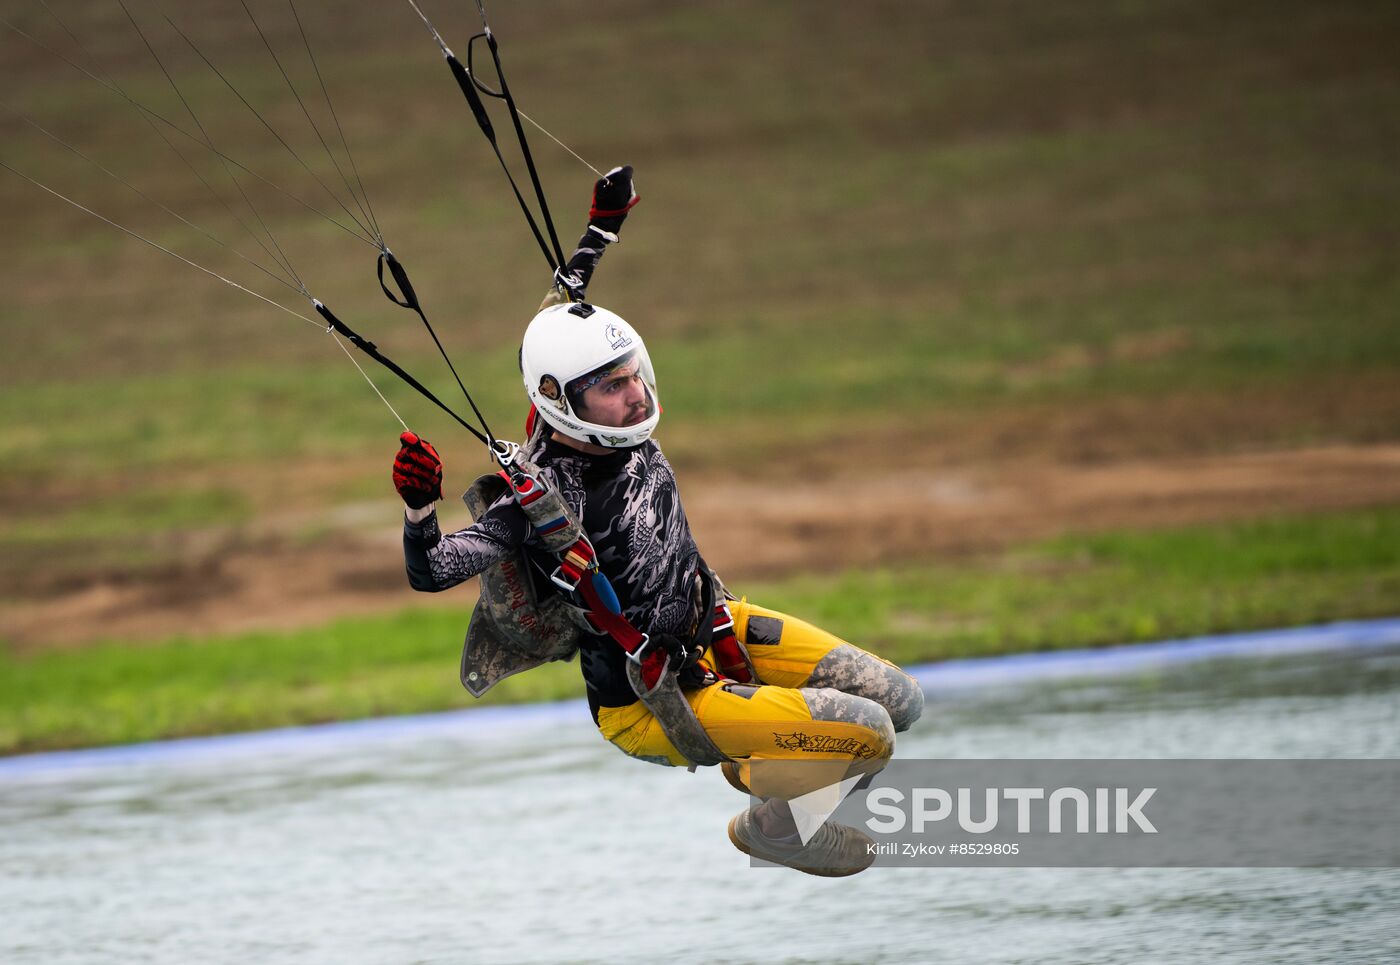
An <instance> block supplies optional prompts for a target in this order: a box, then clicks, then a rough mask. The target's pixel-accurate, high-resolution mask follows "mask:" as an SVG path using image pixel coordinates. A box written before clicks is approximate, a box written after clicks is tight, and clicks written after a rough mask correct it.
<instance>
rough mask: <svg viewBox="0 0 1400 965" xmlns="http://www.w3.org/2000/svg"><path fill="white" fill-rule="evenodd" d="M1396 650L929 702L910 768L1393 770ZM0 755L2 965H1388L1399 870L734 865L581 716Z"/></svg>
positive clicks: (698, 795)
mask: <svg viewBox="0 0 1400 965" xmlns="http://www.w3.org/2000/svg"><path fill="white" fill-rule="evenodd" d="M1397 698H1400V649H1372V650H1369V651H1364V652H1360V651H1358V652H1343V653H1331V654H1326V655H1311V656H1293V657H1288V658H1283V659H1245V660H1217V661H1213V662H1209V663H1198V664H1189V665H1184V666H1177V667H1173V668H1170V669H1158V670H1152V671H1144V672H1138V673H1134V674H1128V675H1117V676H1113V677H1109V678H1100V679H1090V680H1068V681H1067V680H1059V681H1056V682H1054V683H1038V684H1037V683H1026V684H1016V685H1008V686H1002V687H997V688H986V687H979V688H976V689H967V688H960V689H955V690H949V691H942V690H939V689H934V690H933V691H932V692H931V694H930V700H929V704H928V709H927V711H926V713H925V715H924V719H923V720H922V721H921V722H920V723H919V725H918V726H917V727H916V728H915V730H914V731H912V732H911V733H910V734H907V735H901V739H900V745H899V756H901V757H962V758H976V757H1022V758H1028V757H1047V758H1051V757H1128V758H1141V757H1400V699H1397ZM457 720H460V721H462V723H461V724H460V725H456V724H454V725H452V726H451V727H444V728H438V729H436V730H425V729H421V728H404V729H402V730H395V729H394V728H392V727H389V728H385V727H377V728H376V727H368V728H364V729H362V730H356V729H354V728H350V729H343V730H337V731H333V732H328V733H331V734H333V735H334V736H333V737H332V736H328V737H326V738H325V739H317V738H313V739H307V737H306V735H305V734H303V735H289V736H288V737H287V738H286V739H281V738H267V739H258V740H252V741H241V742H240V741H234V742H226V743H219V742H214V743H211V744H191V745H186V746H185V747H183V748H181V749H179V750H178V751H177V752H171V753H150V754H143V753H133V754H129V755H126V756H123V757H119V758H114V759H106V760H104V759H102V758H77V759H74V760H73V761H71V762H68V763H69V766H60V765H61V764H62V763H63V762H62V759H52V760H51V761H50V763H46V764H43V765H42V766H39V765H36V766H28V767H23V766H13V762H12V763H11V766H8V767H0V822H3V828H4V837H3V840H0V961H3V962H6V963H28V962H35V963H38V962H42V963H45V965H56V963H68V962H93V961H104V962H109V961H119V962H159V963H177V962H178V963H188V962H240V963H242V962H334V963H342V962H343V963H359V962H385V963H399V962H468V961H492V962H496V961H500V962H561V961H570V962H573V961H578V962H655V961H683V962H717V961H734V962H744V961H777V962H853V963H857V962H858V963H867V962H904V961H920V962H922V961H949V962H1062V963H1076V965H1078V963H1089V962H1134V963H1137V962H1154V963H1156V962H1164V963H1169V962H1181V963H1188V962H1189V963H1197V962H1202V961H1259V962H1309V963H1312V962H1320V961H1328V962H1337V961H1358V962H1374V961H1396V960H1400V913H1397V909H1400V871H1397V870H1390V869H1387V870H1316V869H1314V870H1288V869H1277V870H1275V869H1241V870H1233V869H1142V870H1138V869H1128V870H1122V869H1116V870H1115V869H934V868H918V869H878V868H877V869H873V870H872V871H870V872H867V873H866V874H863V875H859V876H857V877H854V878H848V879H837V880H826V879H818V878H812V877H809V876H806V875H801V874H797V873H795V872H791V871H789V870H787V869H756V868H750V867H749V865H748V862H747V859H746V858H745V857H744V856H743V855H741V854H739V853H738V852H737V851H735V850H734V848H733V847H732V846H731V845H730V843H729V841H728V838H727V837H726V834H725V825H726V822H727V821H728V819H729V817H730V816H731V815H732V814H734V813H735V812H737V811H738V810H740V809H741V808H742V807H744V806H745V799H744V798H743V797H741V796H740V795H738V794H736V793H735V792H734V791H732V790H731V789H730V788H729V787H728V786H727V785H726V784H725V783H724V781H723V779H722V778H721V777H720V776H719V774H718V773H717V772H716V771H714V770H713V769H707V770H702V771H701V772H699V773H697V774H687V773H686V772H684V771H682V770H670V769H663V768H659V767H655V766H652V765H646V764H641V763H638V762H634V761H631V760H628V759H627V758H625V757H623V756H622V755H621V754H619V753H618V752H617V751H615V750H613V749H612V748H611V747H609V746H608V745H607V744H605V743H604V742H603V741H602V740H601V739H600V738H599V737H597V735H596V734H595V733H594V732H593V731H592V726H591V721H589V719H588V713H587V710H586V709H585V708H584V707H583V706H582V705H581V704H577V703H575V704H569V705H564V706H562V707H554V708H545V709H535V710H533V711H528V712H524V713H519V714H511V713H492V714H486V715H482V716H478V717H476V718H475V719H472V717H471V715H465V716H462V717H459V718H457Z"/></svg>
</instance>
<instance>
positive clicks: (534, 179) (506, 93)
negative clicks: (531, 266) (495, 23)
mask: <svg viewBox="0 0 1400 965" xmlns="http://www.w3.org/2000/svg"><path fill="white" fill-rule="evenodd" d="M477 6H478V8H479V9H481V22H482V25H483V26H484V28H485V30H484V32H483V33H480V34H477V35H476V36H475V37H473V38H472V39H471V40H469V41H468V42H467V68H468V73H469V74H470V73H471V66H472V44H474V43H476V40H477V38H478V37H485V38H486V46H487V47H489V48H490V50H491V60H492V62H493V63H494V64H495V65H496V79H497V80H499V81H500V82H501V89H500V91H499V92H496V91H492V90H491V89H490V88H488V87H481V85H479V84H478V85H477V86H478V87H480V88H481V90H482V91H483V92H485V93H487V94H490V95H491V96H493V97H499V98H500V99H501V100H504V101H505V102H506V110H507V111H509V112H510V121H511V124H513V125H514V126H515V136H516V138H518V139H519V141H520V153H521V155H522V156H523V157H524V158H525V168H526V170H528V171H529V172H530V183H531V184H533V185H534V187H535V198H536V199H537V200H538V201H539V203H540V215H541V216H542V217H543V218H544V224H545V227H546V228H547V229H549V240H550V241H551V242H553V243H554V257H555V259H556V261H557V266H558V267H559V268H563V267H564V265H565V259H564V250H563V248H561V247H560V246H559V235H558V233H557V232H556V231H555V230H554V219H553V218H551V217H550V215H549V202H548V201H546V200H545V196H544V187H543V186H542V185H541V184H540V174H539V171H537V170H536V169H535V159H534V157H533V156H532V155H531V154H530V142H529V141H528V140H527V139H526V137H525V128H524V127H523V126H522V125H521V123H520V111H518V110H516V107H515V98H514V97H512V96H511V95H510V84H508V83H506V73H505V71H504V70H503V69H502V68H501V54H500V50H499V49H498V47H497V45H496V35H495V34H493V33H492V32H491V26H490V25H489V24H487V23H486V10H485V8H484V7H482V6H481V4H480V3H478V4H477ZM471 76H472V79H473V82H475V76H476V75H475V74H471Z"/></svg>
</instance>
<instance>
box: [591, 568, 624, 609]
mask: <svg viewBox="0 0 1400 965" xmlns="http://www.w3.org/2000/svg"><path fill="white" fill-rule="evenodd" d="M593 589H595V590H597V591H598V599H600V600H602V601H603V606H605V607H607V608H608V611H609V612H611V613H621V612H622V604H621V603H618V602H617V591H616V590H614V589H613V588H612V584H611V583H609V582H608V578H607V577H606V576H604V575H603V573H602V571H601V570H595V571H594V573H593Z"/></svg>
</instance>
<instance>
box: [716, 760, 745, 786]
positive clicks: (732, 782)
mask: <svg viewBox="0 0 1400 965" xmlns="http://www.w3.org/2000/svg"><path fill="white" fill-rule="evenodd" d="M719 769H720V773H722V774H723V775H724V779H725V780H726V781H728V782H729V786H730V787H732V788H734V790H736V791H738V792H739V793H741V794H748V793H749V786H748V785H747V784H745V783H744V779H743V778H741V777H740V776H739V765H738V763H737V762H735V761H725V762H724V763H722V764H720V766H719Z"/></svg>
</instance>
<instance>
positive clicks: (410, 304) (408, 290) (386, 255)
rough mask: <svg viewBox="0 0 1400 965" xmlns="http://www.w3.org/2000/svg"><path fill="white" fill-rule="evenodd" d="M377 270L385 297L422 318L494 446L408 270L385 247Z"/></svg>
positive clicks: (493, 443)
mask: <svg viewBox="0 0 1400 965" xmlns="http://www.w3.org/2000/svg"><path fill="white" fill-rule="evenodd" d="M386 264H387V265H388V266H389V274H391V275H393V276H394V284H396V285H398V286H399V291H400V292H402V293H403V300H402V301H400V300H399V299H398V298H397V297H396V296H395V295H394V293H393V292H392V291H390V290H389V286H388V285H386V284H384V266H385V265H386ZM377 271H378V273H379V287H380V288H382V289H384V295H385V297H387V298H388V299H389V301H391V302H393V303H394V304H395V305H398V306H399V307H400V308H410V309H412V310H413V311H415V312H417V313H418V317H419V318H421V319H422V320H423V326H424V327H425V328H427V330H428V334H429V335H431V336H432V337H433V344H434V345H436V346H437V349H438V352H439V354H441V355H442V360H443V361H444V362H446V363H447V367H448V368H449V369H451V370H452V377H453V378H454V379H456V380H457V387H458V388H459V389H461V390H462V395H464V396H466V397H467V405H469V406H471V407H472V412H473V413H475V415H476V419H477V421H478V422H480V423H481V428H482V429H483V430H485V432H486V439H484V440H483V441H484V442H485V443H486V444H487V445H488V446H491V447H492V448H494V447H495V440H496V437H495V436H494V435H493V434H492V433H491V427H490V426H489V425H487V423H486V417H485V416H484V415H482V414H481V410H480V409H478V408H477V407H476V401H475V400H474V399H473V398H472V394H471V393H470V392H468V391H467V387H466V385H465V384H463V382H462V377H461V376H460V375H458V374H457V366H455V365H453V364H452V360H451V359H450V358H448V357H447V349H445V348H443V347H442V340H441V339H439V338H438V335H437V332H435V331H434V330H433V324H432V322H430V321H428V316H427V315H426V314H424V312H423V306H422V305H421V304H420V303H419V301H418V293H417V292H415V291H414V290H413V283H412V282H410V281H409V280H408V272H407V271H405V270H404V267H403V265H401V264H400V263H399V260H398V259H397V258H395V257H394V253H393V252H392V251H390V250H389V249H388V248H387V247H385V248H382V249H380V252H379V265H378V268H377ZM317 311H320V309H317ZM347 337H348V336H347ZM457 421H459V422H460V421H461V420H460V419H458V420H457Z"/></svg>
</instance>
